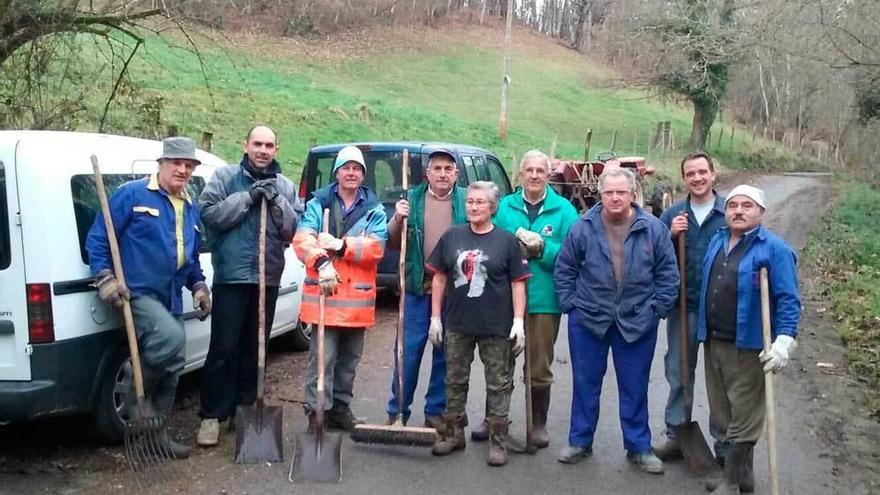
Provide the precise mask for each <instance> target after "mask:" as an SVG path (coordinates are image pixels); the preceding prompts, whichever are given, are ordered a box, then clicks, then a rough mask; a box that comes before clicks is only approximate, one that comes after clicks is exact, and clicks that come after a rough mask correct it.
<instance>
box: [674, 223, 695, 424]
mask: <svg viewBox="0 0 880 495" xmlns="http://www.w3.org/2000/svg"><path fill="white" fill-rule="evenodd" d="M686 243H687V233H686V232H684V231H683V232H680V233H679V234H678V274H679V279H680V280H681V281H680V282H679V286H678V320H679V322H678V344H679V345H678V348H679V356H680V357H679V372H680V374H681V384H682V385H683V386H684V411H685V415H686V418H685V423H690V421H691V410H692V409H693V405H694V397H693V393H692V392H691V387H690V383H691V373H690V346H689V345H688V314H687V276H686V273H685V270H686V269H687V266H686V264H685V254H686V249H685V245H686Z"/></svg>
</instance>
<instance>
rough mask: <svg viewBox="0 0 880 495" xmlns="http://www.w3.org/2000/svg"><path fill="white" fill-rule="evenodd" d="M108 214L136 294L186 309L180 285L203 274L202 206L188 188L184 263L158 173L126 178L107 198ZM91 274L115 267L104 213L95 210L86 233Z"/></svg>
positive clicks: (200, 278) (128, 283)
mask: <svg viewBox="0 0 880 495" xmlns="http://www.w3.org/2000/svg"><path fill="white" fill-rule="evenodd" d="M109 204H110V216H111V217H112V218H113V229H114V230H115V231H116V240H117V242H118V243H119V255H120V257H121V258H122V271H123V272H124V275H125V285H126V286H127V287H128V289H129V291H131V294H132V295H133V296H135V297H138V296H150V297H152V298H154V299H156V300H157V301H159V302H160V303H162V304H163V305H164V306H165V307H166V308H168V310H169V311H170V312H171V314H173V315H175V316H177V315H181V314H183V301H182V298H181V294H180V290H181V288H182V287H183V286H186V287H187V288H188V289H190V290H192V288H193V286H195V284H196V283H198V282H202V281H204V280H205V275H204V274H202V266H201V265H200V264H199V250H200V248H201V227H200V226H199V222H200V220H199V208H198V206H196V205H195V204H194V203H193V201H192V199H191V198H190V197H189V195H188V194H185V201H184V204H183V227H182V229H181V232H182V234H183V255H184V262H183V266H181V267H180V268H178V266H177V265H178V253H177V234H176V227H177V225H176V223H177V221H176V216H177V215H176V214H175V212H174V205H172V204H171V200H170V199H169V198H168V193H167V192H165V190H164V189H162V188H161V187H159V180H158V174H153V175H151V176H150V177H145V178H143V179H140V180H136V181H131V182H126V183H125V184H123V185H122V186H120V187H119V189H117V190H116V192H115V193H114V194H113V195H112V196H111V197H110V199H109ZM86 251H88V254H89V268H90V269H91V271H92V275H93V276H96V275H98V272H100V271H101V270H111V271H114V270H113V261H112V258H111V256H110V244H109V241H108V240H107V229H106V227H105V226H104V217H103V216H102V215H100V214H99V215H97V216H96V217H95V223H93V224H92V228H91V230H89V234H88V236H87V237H86Z"/></svg>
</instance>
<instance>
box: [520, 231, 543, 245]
mask: <svg viewBox="0 0 880 495" xmlns="http://www.w3.org/2000/svg"><path fill="white" fill-rule="evenodd" d="M516 238H517V239H519V240H520V241H521V242H522V243H523V244H525V245H526V247H527V248H529V249H539V248H541V247H543V246H544V238H543V237H541V234H539V233H537V232H532V231H531V230H527V229H524V228H522V227H520V228H518V229H516Z"/></svg>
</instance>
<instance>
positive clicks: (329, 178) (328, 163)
mask: <svg viewBox="0 0 880 495" xmlns="http://www.w3.org/2000/svg"><path fill="white" fill-rule="evenodd" d="M335 160H336V153H327V154H315V155H312V157H311V159H310V160H309V163H308V166H307V168H306V174H305V182H306V188H307V190H308V191H309V198H311V194H312V193H313V192H314V191H316V190H318V189H321V188H322V187H324V186H326V185H328V184H330V183H331V182H333V181H334V180H335V177H334V176H333V175H332V171H333V162H334V161H335ZM364 161H365V162H367V175H366V177H364V186H366V187H368V188H370V189H371V190H372V191H373V192H375V193H376V195H377V196H379V200H380V201H382V202H383V203H394V202H396V201H397V200H398V199H400V198H401V194H402V193H403V185H402V174H401V167H402V164H403V151H366V152H364ZM409 168H410V173H409V181H410V187H412V186H415V185H416V184H418V183H419V182H421V178H422V160H421V155H420V154H418V153H410V155H409Z"/></svg>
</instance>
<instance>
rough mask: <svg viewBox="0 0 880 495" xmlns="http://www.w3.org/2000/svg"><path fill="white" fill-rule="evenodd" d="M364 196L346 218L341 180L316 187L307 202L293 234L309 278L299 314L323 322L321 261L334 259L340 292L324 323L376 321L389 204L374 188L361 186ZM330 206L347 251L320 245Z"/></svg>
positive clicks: (334, 225)
mask: <svg viewBox="0 0 880 495" xmlns="http://www.w3.org/2000/svg"><path fill="white" fill-rule="evenodd" d="M360 195H361V196H362V197H361V199H359V200H357V204H356V205H355V206H354V210H352V212H351V213H350V214H349V215H348V216H346V217H345V218H344V219H343V218H341V216H340V214H339V199H338V196H337V194H336V183H335V182H334V183H332V184H330V185H329V186H327V187H325V188H323V189H319V190H318V191H315V193H314V197H313V198H312V199H310V200H309V201H308V203H306V211H305V213H304V214H303V218H302V220H301V221H300V223H299V227H297V230H296V235H295V236H294V237H293V245H294V247H295V249H296V254H297V256H299V259H301V260H302V261H303V263H305V265H306V280H305V287H304V289H303V298H302V303H301V305H300V313H299V317H300V319H301V320H303V321H304V322H306V323H315V324H316V323H318V317H319V311H318V299H319V295H320V287H319V286H318V269H317V266H316V265H317V263H318V262H319V261H322V260H323V259H325V258H326V257H329V258H330V261H331V262H332V263H333V267H334V268H335V269H336V272H337V274H338V275H339V279H340V282H339V285H338V286H337V289H338V292H337V294H336V295H333V296H328V297H327V298H326V301H325V315H324V323H325V324H326V325H328V326H334V327H347V328H356V329H361V328H365V327H372V326H373V324H374V323H375V306H376V269H377V268H378V266H379V261H381V260H382V254H383V253H384V252H385V242H386V241H387V240H388V228H387V226H386V225H385V224H386V217H385V207H384V206H382V203H381V202H380V201H379V200H378V198H377V197H376V195H375V194H374V193H373V191H371V190H369V189H367V188H366V187H361V188H360ZM325 208H326V209H329V210H330V211H331V214H330V225H329V232H330V234H332V235H334V236H335V237H338V238H340V239H342V240H343V241H344V251H343V252H342V253H341V254H339V253H328V252H327V251H326V250H324V249H321V247H320V246H318V233H319V232H322V230H321V229H322V227H323V211H324V209H325Z"/></svg>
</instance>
